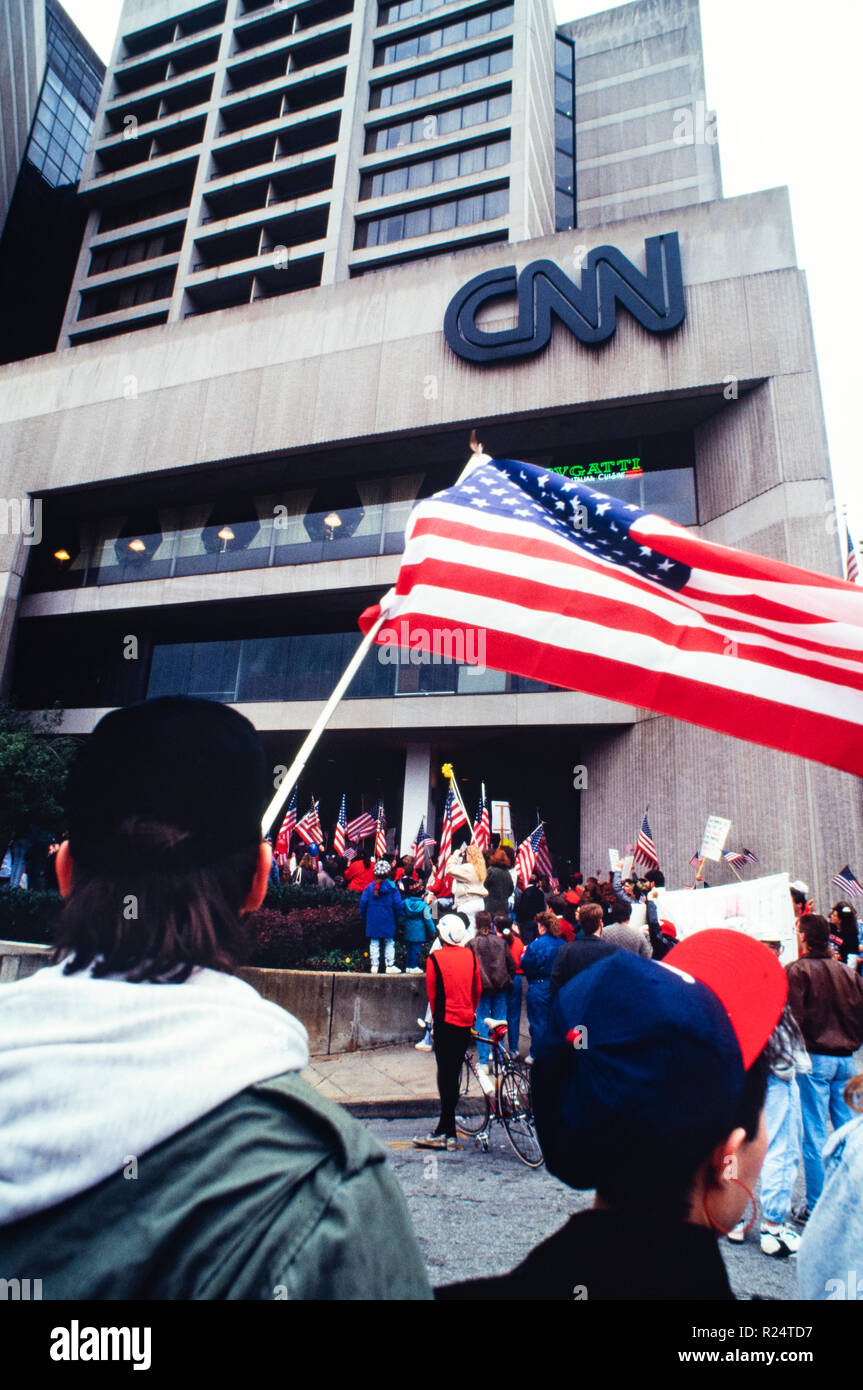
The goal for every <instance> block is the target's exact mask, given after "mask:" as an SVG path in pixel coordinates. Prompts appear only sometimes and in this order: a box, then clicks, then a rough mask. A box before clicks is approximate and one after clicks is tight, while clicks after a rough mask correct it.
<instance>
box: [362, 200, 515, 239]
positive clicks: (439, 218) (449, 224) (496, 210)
mask: <svg viewBox="0 0 863 1390" xmlns="http://www.w3.org/2000/svg"><path fill="white" fill-rule="evenodd" d="M507 212H509V189H507V188H493V189H491V190H490V191H489V192H488V193H477V194H474V195H472V196H471V197H468V198H452V199H450V200H449V201H448V202H445V203H435V204H434V206H433V207H426V208H412V209H411V210H410V212H404V213H398V214H397V215H396V216H394V217H372V218H369V220H368V221H367V222H359V223H357V232H356V238H355V241H354V247H355V248H356V249H360V248H362V247H369V246H388V245H389V244H390V243H391V242H393V241H406V240H407V239H408V237H415V236H428V235H429V234H430V233H432V232H436V233H437V232H450V231H452V230H453V228H454V227H470V226H472V225H473V224H474V223H475V222H489V221H490V220H491V219H492V218H493V217H504V216H505V215H506V213H507Z"/></svg>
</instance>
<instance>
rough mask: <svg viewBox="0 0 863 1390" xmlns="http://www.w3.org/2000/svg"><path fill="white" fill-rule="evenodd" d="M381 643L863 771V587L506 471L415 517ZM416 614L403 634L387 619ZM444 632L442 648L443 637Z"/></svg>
mask: <svg viewBox="0 0 863 1390" xmlns="http://www.w3.org/2000/svg"><path fill="white" fill-rule="evenodd" d="M382 610H383V611H384V612H385V614H386V617H387V618H388V619H389V620H391V621H392V623H393V626H390V625H389V623H384V625H383V626H382V628H381V629H380V631H379V632H378V633H377V635H376V639H375V640H376V641H377V642H379V643H381V642H384V643H386V642H397V641H399V640H401V637H402V635H403V634H404V633H405V632H408V633H409V634H410V635H409V638H407V639H405V640H408V641H409V644H410V645H411V646H416V645H420V646H424V647H425V648H427V649H429V650H431V651H432V652H435V651H438V650H440V651H441V652H442V653H443V652H444V651H445V650H449V651H450V652H451V650H452V642H453V640H454V639H453V634H454V633H457V632H459V631H462V632H463V633H465V634H467V633H476V631H477V630H480V631H482V632H483V633H484V638H485V660H486V664H487V665H488V666H489V667H491V668H492V669H495V670H501V671H511V672H514V673H516V674H519V675H523V676H528V677H533V678H534V679H537V680H541V681H547V682H549V683H551V684H552V685H557V686H562V687H564V688H568V689H572V690H583V691H586V692H588V693H589V694H593V695H598V696H602V697H605V698H608V699H612V700H618V701H623V702H625V703H628V704H631V705H637V706H641V707H643V708H646V709H651V710H654V711H656V712H658V713H660V714H667V715H672V716H674V717H676V718H678V719H685V720H688V721H689V722H690V723H693V724H700V725H703V726H705V727H706V728H709V729H716V730H719V731H720V732H722V733H726V734H732V735H735V736H736V737H738V738H741V739H746V740H748V741H749V742H752V743H762V744H765V745H767V746H768V747H771V748H777V749H780V750H782V751H783V752H788V753H795V754H797V755H799V756H801V757H806V758H812V759H815V760H816V761H819V762H824V763H827V764H829V765H830V766H833V767H838V768H842V769H843V770H845V771H848V772H853V773H856V774H857V775H858V776H859V775H861V774H863V738H861V737H860V726H861V724H863V592H861V589H860V587H859V586H857V585H850V584H848V583H846V582H845V581H844V580H841V579H833V578H831V577H830V576H828V575H824V574H816V573H814V572H812V571H809V570H804V569H799V568H798V567H796V566H793V565H787V564H784V563H781V562H779V561H776V560H769V559H766V558H764V557H763V556H760V555H753V554H749V553H746V552H744V551H739V550H732V549H730V548H728V547H727V546H720V545H715V544H713V543H712V542H711V541H708V540H704V539H702V538H701V537H699V536H697V535H695V534H694V533H693V532H690V531H688V530H686V528H685V527H683V526H678V525H676V524H675V523H674V522H671V521H666V520H664V519H663V518H662V517H659V516H655V515H652V514H650V513H646V512H642V511H641V510H640V509H639V508H638V507H636V506H635V505H634V504H633V503H624V502H622V501H621V500H619V499H617V498H611V497H606V496H605V495H604V494H603V493H601V492H596V491H594V490H593V489H592V488H589V487H587V486H586V485H585V484H584V483H578V482H575V481H574V480H573V479H571V478H566V477H564V476H562V475H561V474H557V473H551V472H549V471H548V470H547V469H545V468H540V467H537V466H536V465H533V464H527V463H519V462H516V461H515V460H513V459H493V460H487V461H484V462H479V463H477V464H476V465H475V466H474V467H473V469H472V470H470V471H469V472H467V473H466V475H465V476H463V477H462V479H460V480H459V482H458V483H456V484H455V486H454V487H451V488H447V489H446V490H445V491H443V492H438V493H436V494H435V495H434V496H433V497H430V498H428V499H426V500H425V501H423V502H420V503H418V504H417V506H416V507H415V508H414V510H413V512H412V514H411V517H410V520H409V522H408V527H407V531H406V538H405V553H404V556H403V559H402V563H401V568H400V570H399V577H398V581H397V583H396V587H395V589H393V590H390V592H389V593H388V594H386V595H385V596H384V598H383V600H382V602H381V604H378V605H375V606H374V607H373V608H369V609H367V610H366V611H365V613H364V614H363V615H362V617H361V618H360V626H361V627H362V628H363V629H364V630H366V631H367V630H368V628H369V627H370V626H371V625H372V623H374V621H375V620H376V618H377V617H378V616H379V615H380V613H381V611H382ZM402 618H407V619H409V621H408V623H406V624H405V623H402V622H400V621H397V620H399V619H402ZM444 632H446V643H447V646H446V647H444V645H443V643H444V638H443V636H442V634H443V633H444Z"/></svg>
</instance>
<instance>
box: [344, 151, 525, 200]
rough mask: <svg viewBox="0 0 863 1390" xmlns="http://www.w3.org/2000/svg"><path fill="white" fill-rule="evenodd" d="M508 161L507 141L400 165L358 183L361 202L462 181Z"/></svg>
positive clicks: (368, 176) (496, 167)
mask: <svg viewBox="0 0 863 1390" xmlns="http://www.w3.org/2000/svg"><path fill="white" fill-rule="evenodd" d="M509 158H510V142H509V140H498V141H497V142H496V143H495V144H493V145H474V146H473V147H472V148H470V149H465V150H457V151H455V152H454V153H452V154H444V155H441V156H440V157H439V158H438V159H424V160H422V161H421V162H420V163H419V164H402V165H399V167H398V168H396V169H387V170H385V171H384V172H383V173H379V174H366V175H365V176H364V177H363V179H362V181H361V183H360V198H361V199H362V198H380V197H383V196H384V195H385V194H389V193H406V192H409V191H410V190H412V189H414V188H426V187H428V185H429V184H430V183H445V182H446V180H447V179H457V178H461V177H462V175H464V174H481V173H483V172H484V170H486V169H499V168H500V167H501V165H503V164H508V163H509Z"/></svg>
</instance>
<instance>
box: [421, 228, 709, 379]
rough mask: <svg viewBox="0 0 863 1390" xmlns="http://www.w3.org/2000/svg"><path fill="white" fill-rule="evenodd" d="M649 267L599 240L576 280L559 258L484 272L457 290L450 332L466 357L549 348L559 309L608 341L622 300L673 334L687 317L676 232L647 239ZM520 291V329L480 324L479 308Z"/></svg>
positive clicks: (577, 329)
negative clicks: (556, 261) (641, 266)
mask: <svg viewBox="0 0 863 1390" xmlns="http://www.w3.org/2000/svg"><path fill="white" fill-rule="evenodd" d="M644 260H645V270H643V271H642V270H639V269H638V267H637V266H635V265H633V264H632V261H630V260H627V258H626V256H624V255H623V253H622V252H620V251H618V250H617V248H616V247H615V246H597V247H594V249H593V250H592V251H590V252H588V254H587V256H586V257H585V260H584V268H583V270H582V273H581V284H580V285H576V284H575V283H574V281H572V280H571V279H570V278H569V276H568V275H565V274H564V272H563V271H562V270H561V269H560V267H559V266H557V265H555V264H554V261H531V263H530V265H527V266H525V268H524V270H523V271H522V272H521V274H520V275H519V274H518V272H517V270H516V267H515V266H514V265H507V266H501V267H500V269H499V270H487V271H486V272H485V273H484V274H483V275H477V276H476V277H475V278H474V279H473V280H469V281H468V282H467V284H466V285H463V286H462V288H461V289H460V290H459V291H458V293H457V294H456V295H454V296H453V298H452V300H451V301H450V303H449V306H448V307H447V311H446V316H445V318H444V333H445V335H446V340H447V342H448V343H449V345H450V347H451V348H452V350H453V352H455V353H457V354H458V356H459V357H463V358H464V359H465V361H466V362H499V361H501V360H505V359H507V358H515V357H529V356H530V355H531V354H532V353H536V352H541V351H542V349H543V348H544V347H547V345H548V342H549V340H550V338H551V317H552V314H555V315H556V316H557V318H559V319H560V321H561V322H562V323H565V324H566V326H567V328H568V329H569V331H570V332H571V333H572V334H574V335H575V337H576V338H578V340H579V342H582V343H604V342H605V341H606V340H607V339H608V338H610V337H611V335H612V333H613V332H614V330H615V327H616V324H617V317H616V316H617V306H618V304H620V305H621V306H622V307H623V308H624V309H627V310H628V311H629V313H630V314H632V316H633V318H634V319H636V320H637V321H638V322H639V323H640V324H641V326H642V328H646V329H647V331H648V333H668V332H670V331H671V329H673V328H677V327H678V326H679V325H680V324H681V323H682V322H683V320H684V318H685V317H686V303H685V300H684V295H683V275H682V272H681V268H680V245H679V242H678V239H677V233H676V232H667V233H666V234H665V235H664V236H652V237H647V238H646V240H645V242H644ZM511 294H514V295H517V297H518V300H517V302H518V323H517V324H516V326H515V328H505V329H498V330H496V331H495V330H487V329H483V328H479V327H477V322H476V316H477V313H478V312H479V310H480V309H481V308H482V307H483V306H484V305H485V304H486V303H487V302H488V301H489V300H491V299H498V298H500V296H502V295H511Z"/></svg>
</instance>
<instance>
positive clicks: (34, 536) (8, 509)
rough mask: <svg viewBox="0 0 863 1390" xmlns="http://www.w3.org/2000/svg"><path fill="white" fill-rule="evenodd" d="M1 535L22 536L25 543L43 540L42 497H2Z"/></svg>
mask: <svg viewBox="0 0 863 1390" xmlns="http://www.w3.org/2000/svg"><path fill="white" fill-rule="evenodd" d="M0 535H2V536H21V537H23V540H24V544H25V545H38V544H39V543H40V541H41V540H42V499H41V498H40V497H0Z"/></svg>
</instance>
